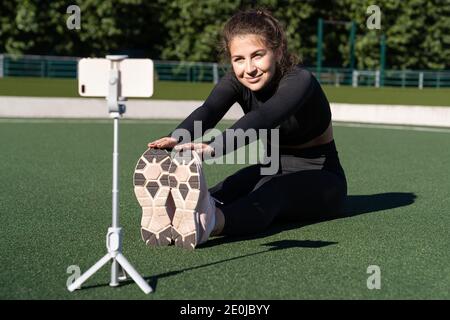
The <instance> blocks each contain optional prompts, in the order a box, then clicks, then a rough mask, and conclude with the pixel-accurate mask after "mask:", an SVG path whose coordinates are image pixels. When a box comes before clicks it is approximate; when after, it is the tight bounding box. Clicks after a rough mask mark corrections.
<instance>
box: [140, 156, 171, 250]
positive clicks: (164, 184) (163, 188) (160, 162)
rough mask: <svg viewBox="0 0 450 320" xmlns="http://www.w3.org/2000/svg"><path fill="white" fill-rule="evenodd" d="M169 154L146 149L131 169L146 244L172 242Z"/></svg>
mask: <svg viewBox="0 0 450 320" xmlns="http://www.w3.org/2000/svg"><path fill="white" fill-rule="evenodd" d="M170 162H171V159H170V154H169V152H167V151H166V150H162V149H152V148H150V149H147V150H146V151H145V152H144V154H143V155H142V156H141V157H140V158H139V160H138V163H137V165H136V168H135V171H134V179H133V183H134V193H135V195H136V198H137V200H138V201H139V204H140V205H141V207H142V219H141V236H142V239H143V240H144V242H145V244H147V245H148V246H158V245H159V246H167V245H169V244H171V242H172V221H171V220H172V217H173V214H174V211H175V206H174V204H173V199H172V197H171V195H170V187H169V168H170Z"/></svg>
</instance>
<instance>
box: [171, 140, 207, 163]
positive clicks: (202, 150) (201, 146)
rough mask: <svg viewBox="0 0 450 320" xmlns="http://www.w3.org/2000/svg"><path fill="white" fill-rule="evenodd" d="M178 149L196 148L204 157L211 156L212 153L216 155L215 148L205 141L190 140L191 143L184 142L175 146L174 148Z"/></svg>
mask: <svg viewBox="0 0 450 320" xmlns="http://www.w3.org/2000/svg"><path fill="white" fill-rule="evenodd" d="M174 149H175V150H176V151H180V150H194V151H195V152H197V153H198V155H199V156H200V157H201V158H202V159H203V158H205V156H206V157H211V156H212V155H214V149H213V148H212V147H211V146H209V145H207V144H205V143H193V142H189V143H184V144H179V145H177V146H175V148H174Z"/></svg>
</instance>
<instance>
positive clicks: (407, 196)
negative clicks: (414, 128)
mask: <svg viewBox="0 0 450 320" xmlns="http://www.w3.org/2000/svg"><path fill="white" fill-rule="evenodd" d="M415 199H416V195H415V194H414V193H410V192H389V193H380V194H374V195H354V196H348V198H347V202H346V205H345V209H344V212H343V214H342V215H341V216H338V217H331V218H328V219H321V220H315V221H304V222H297V223H292V222H291V223H286V222H284V223H282V222H278V223H276V224H274V225H272V226H271V227H270V228H268V229H267V230H266V231H264V232H261V233H258V234H255V235H251V236H245V237H218V238H212V239H210V240H209V241H208V242H206V243H205V244H203V245H201V246H199V249H201V248H208V247H213V246H217V245H220V244H224V243H230V242H236V241H245V240H251V239H257V238H265V237H268V236H271V235H274V234H277V233H279V232H282V231H285V230H292V229H297V228H301V227H303V226H307V225H311V224H315V223H318V222H324V221H330V220H335V219H342V218H349V217H354V216H358V215H361V214H366V213H371V212H377V211H383V210H389V209H393V208H398V207H403V206H408V205H410V204H412V203H414V201H415ZM334 244H337V242H330V241H321V240H280V241H274V242H269V243H265V244H263V245H262V246H264V247H269V248H268V249H266V250H263V251H258V252H254V253H250V254H246V255H243V256H237V257H233V258H228V259H222V260H218V261H215V262H211V263H207V264H203V265H198V266H193V267H189V268H184V269H180V270H174V271H169V272H165V273H161V274H158V275H154V276H149V277H145V278H144V279H145V280H146V281H147V282H148V283H149V285H150V286H151V287H152V288H153V290H154V291H156V287H157V283H158V280H159V279H161V278H166V277H171V276H175V275H178V274H181V273H183V272H187V271H191V270H196V269H200V268H206V267H210V266H213V265H217V264H221V263H224V262H229V261H234V260H238V259H243V258H248V257H251V256H255V255H259V254H263V253H267V252H271V251H276V250H285V249H291V248H322V247H326V246H329V245H334ZM133 283H134V282H133V281H132V280H126V281H123V282H121V283H120V286H121V287H122V286H127V285H129V284H133ZM104 286H108V284H98V285H93V286H86V287H83V289H92V288H98V287H104Z"/></svg>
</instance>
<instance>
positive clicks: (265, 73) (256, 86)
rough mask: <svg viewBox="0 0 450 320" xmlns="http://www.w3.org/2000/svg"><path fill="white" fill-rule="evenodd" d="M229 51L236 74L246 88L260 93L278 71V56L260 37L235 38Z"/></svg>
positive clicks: (244, 36)
mask: <svg viewBox="0 0 450 320" xmlns="http://www.w3.org/2000/svg"><path fill="white" fill-rule="evenodd" d="M229 50H230V56H231V65H232V66H233V71H234V74H235V75H236V78H237V79H238V80H239V82H241V83H242V84H243V85H244V86H246V87H247V88H249V89H250V90H252V91H258V90H260V89H262V88H263V87H264V86H266V85H267V84H268V83H269V82H270V80H271V79H272V77H273V76H274V74H275V71H276V56H275V53H274V52H273V51H272V50H271V49H269V48H267V47H266V45H265V44H264V41H263V40H262V39H261V37H260V36H258V35H254V34H248V35H239V36H235V37H234V38H233V39H232V40H231V42H230V45H229Z"/></svg>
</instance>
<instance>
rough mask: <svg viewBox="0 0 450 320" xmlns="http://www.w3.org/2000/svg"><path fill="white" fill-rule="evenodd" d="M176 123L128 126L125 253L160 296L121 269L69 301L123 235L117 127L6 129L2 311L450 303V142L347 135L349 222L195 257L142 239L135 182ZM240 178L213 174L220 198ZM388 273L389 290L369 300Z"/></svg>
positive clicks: (73, 124)
mask: <svg viewBox="0 0 450 320" xmlns="http://www.w3.org/2000/svg"><path fill="white" fill-rule="evenodd" d="M175 124H176V122H158V121H154V122H136V121H133V122H132V121H129V122H127V121H126V120H123V121H122V122H121V132H120V147H121V150H120V191H121V194H120V201H121V202H120V210H121V221H120V223H121V225H122V227H123V228H124V229H123V230H124V247H123V251H124V254H125V256H126V257H127V258H128V260H129V261H130V262H131V263H132V264H133V265H134V266H135V267H136V269H137V270H138V271H139V272H140V273H141V274H143V275H144V276H145V277H146V278H147V280H149V282H150V283H151V284H152V285H153V287H154V288H155V289H156V290H155V292H154V293H152V294H150V295H144V294H143V293H142V292H141V291H140V289H139V288H138V287H137V286H136V285H135V284H133V283H131V282H130V283H129V284H126V285H123V286H121V287H118V288H110V287H109V286H108V285H107V284H108V282H109V274H110V273H109V272H110V269H109V268H103V269H101V271H100V272H98V273H97V274H95V275H94V276H93V277H92V278H91V279H90V280H89V281H88V282H87V283H86V284H85V286H84V289H83V290H78V291H76V292H74V293H69V292H68V291H67V289H66V281H67V278H68V277H69V276H70V274H68V273H66V271H67V268H68V267H69V266H70V265H79V266H80V267H81V270H82V271H85V270H86V269H87V268H88V267H90V266H91V265H92V264H94V263H95V262H96V261H97V260H98V259H99V258H100V257H102V256H103V255H104V254H105V253H106V248H105V234H106V231H107V228H108V226H109V225H110V223H111V221H110V220H111V213H110V212H111V211H110V210H111V209H110V208H111V171H112V170H111V153H112V124H111V122H110V121H105V122H103V123H95V122H83V121H56V122H52V121H49V122H41V121H34V122H29V123H23V121H22V120H20V121H18V122H15V121H8V120H2V121H1V123H0V143H1V146H2V149H1V153H0V181H1V182H2V183H1V184H0V195H1V201H0V215H1V216H0V219H1V233H2V241H1V242H0V252H1V255H0V265H1V266H2V268H0V299H109V298H114V299H329V298H333V299H341V298H342V299H344V298H345V299H359V298H364V299H403V298H407V299H436V298H437V299H448V298H450V294H449V291H448V288H449V286H450V276H449V275H450V266H449V263H448V262H449V261H450V254H449V250H448V243H449V240H450V239H449V233H448V226H449V223H450V216H449V215H448V212H449V209H450V200H449V197H448V190H449V189H450V181H449V179H448V172H449V171H448V168H449V167H450V139H449V138H450V133H448V132H442V133H439V132H416V131H401V130H389V129H375V128H349V127H341V126H336V127H335V130H334V132H335V139H336V142H337V146H338V150H339V154H340V158H341V162H342V164H343V167H344V168H345V171H346V174H347V178H348V184H349V195H350V197H349V202H348V205H347V212H348V215H349V217H347V218H342V219H338V220H332V221H323V222H318V223H312V224H307V225H304V226H300V225H292V224H290V225H279V226H275V227H273V228H271V229H270V230H269V231H267V232H266V233H264V234H261V235H258V236H256V237H251V238H247V239H243V238H236V239H224V238H213V239H211V240H210V241H209V242H208V243H207V244H205V245H204V246H201V247H199V248H198V249H196V250H194V251H185V250H182V249H179V248H176V247H162V248H149V247H146V246H145V245H144V243H143V242H142V240H141V239H140V236H139V222H140V216H141V214H140V207H139V206H138V203H137V201H136V199H135V198H134V194H133V190H132V173H133V169H134V166H135V162H136V161H137V159H138V157H139V156H140V154H141V153H142V152H143V151H144V150H145V146H146V143H147V142H148V141H150V140H152V139H154V138H156V137H159V136H161V135H163V134H165V133H166V132H168V131H169V130H170V129H172V128H173V126H174V125H175ZM238 167H239V166H236V165H222V166H215V167H210V166H206V167H205V170H206V176H207V178H208V183H209V184H213V183H216V182H218V181H219V180H220V179H222V178H224V177H225V176H226V175H228V174H230V173H232V172H234V171H235V170H236V169H237V168H238ZM370 265H378V266H379V267H380V269H381V289H380V290H369V289H368V288H367V286H366V282H367V278H368V277H369V276H370V274H367V268H368V267H369V266H370Z"/></svg>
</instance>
